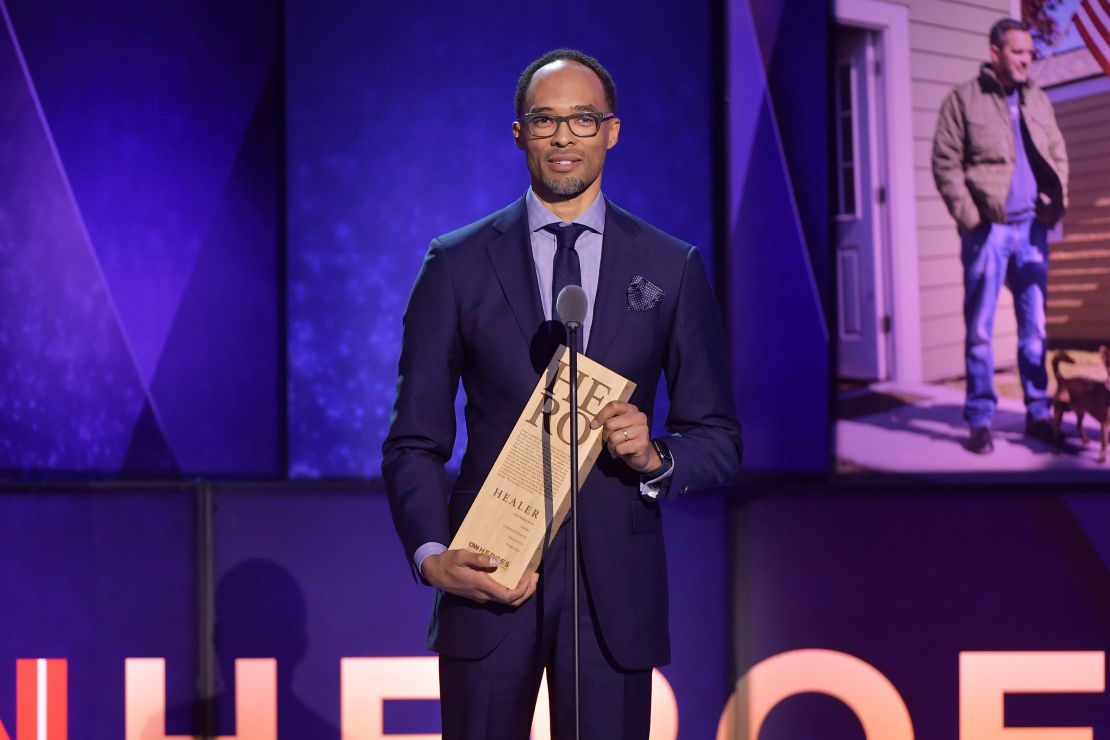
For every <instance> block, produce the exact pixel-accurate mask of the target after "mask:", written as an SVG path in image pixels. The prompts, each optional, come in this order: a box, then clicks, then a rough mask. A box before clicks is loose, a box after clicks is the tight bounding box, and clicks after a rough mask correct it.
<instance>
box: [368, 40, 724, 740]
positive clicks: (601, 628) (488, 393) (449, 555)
mask: <svg viewBox="0 0 1110 740" xmlns="http://www.w3.org/2000/svg"><path fill="white" fill-rule="evenodd" d="M515 103H516V113H517V120H516V121H514V123H513V129H512V130H513V137H514V139H515V140H516V145H517V147H518V148H519V149H520V150H521V151H522V152H523V153H524V158H525V162H526V164H527V166H528V172H529V176H530V185H531V187H530V188H529V190H528V191H527V193H525V195H524V197H522V198H521V199H520V200H518V201H516V202H515V203H512V204H511V205H509V206H508V207H506V208H504V209H502V210H500V211H498V212H496V213H493V214H491V215H489V216H487V217H485V218H483V219H481V220H480V221H477V222H476V223H473V224H471V225H469V226H466V227H463V228H462V229H459V230H458V231H454V232H452V233H450V234H447V235H445V236H441V237H438V238H436V239H434V240H433V241H432V244H431V247H430V248H429V250H428V253H427V256H426V258H425V261H424V266H423V268H422V269H421V271H420V275H419V276H418V277H417V280H416V284H415V286H414V287H413V291H412V295H411V296H410V299H409V305H408V308H407V310H406V312H405V329H404V340H403V346H402V350H401V359H400V367H399V373H398V375H399V377H398V390H397V399H396V404H395V407H394V413H393V417H392V423H391V425H390V431H389V435H388V437H387V439H386V441H385V444H384V447H383V452H384V460H383V463H382V472H383V475H384V477H385V481H386V486H387V489H388V492H389V500H390V507H391V510H392V512H393V518H394V523H395V525H396V527H397V531H398V533H399V535H400V537H401V540H402V543H403V544H404V547H405V551H406V553H407V554H408V556H409V558H411V559H412V562H413V565H414V567H415V568H417V569H418V571H419V573H420V575H421V577H422V578H423V580H424V581H426V582H427V583H429V584H431V585H432V586H434V587H435V588H436V589H437V594H436V605H435V613H434V615H433V620H432V626H431V629H430V634H429V639H428V643H429V647H430V648H431V649H432V650H435V651H436V652H438V653H439V655H440V686H441V707H442V717H443V730H444V736H445V737H447V738H527V737H528V734H529V727H530V725H531V719H532V714H533V712H534V707H535V702H536V694H537V691H538V688H539V684H540V678H541V675H542V672H543V670H544V669H545V668H546V669H547V671H548V682H549V687H550V694H551V696H550V698H551V708H552V712H551V715H552V725H553V727H552V731H553V734H554V736H556V737H571V736H573V733H574V712H573V701H574V693H573V690H574V686H573V676H574V673H573V670H574V666H573V659H572V655H573V653H572V650H573V648H572V629H573V620H575V619H576V618H577V621H578V622H579V629H580V632H581V641H582V654H581V675H582V679H583V688H582V693H581V701H582V704H581V713H582V714H581V716H582V732H583V735H582V736H583V737H586V738H606V739H611V738H646V737H647V736H648V725H649V718H650V704H651V670H652V668H653V667H654V666H658V665H662V664H664V663H667V662H668V661H669V659H670V644H669V637H668V634H667V579H666V563H665V558H664V552H663V539H662V522H661V519H660V516H661V512H660V506H659V502H660V500H661V499H665V498H670V497H675V496H679V495H681V494H684V493H686V492H687V491H690V490H694V489H697V488H704V487H709V486H714V485H720V484H723V483H726V482H728V481H729V479H730V478H731V477H732V475H733V474H734V472H735V470H736V469H737V467H738V465H739V461H740V428H739V424H738V422H737V420H736V416H735V410H734V404H733V399H732V394H731V389H730V380H729V373H728V366H727V361H726V354H725V353H726V343H725V338H724V332H723V329H722V326H721V321H720V312H719V309H718V306H717V304H716V301H715V300H714V298H713V292H712V289H711V288H710V285H709V282H708V280H707V278H706V274H705V268H704V266H703V263H702V260H701V257H700V256H699V254H698V252H697V250H695V249H694V248H693V247H691V246H689V245H687V244H684V243H682V242H680V241H679V240H677V239H674V238H673V237H670V236H668V235H666V234H664V233H663V232H661V231H659V230H658V229H655V228H654V227H652V226H650V225H649V224H647V223H645V222H644V221H642V220H640V219H638V218H636V217H635V216H632V215H631V214H629V213H627V212H625V211H623V210H622V209H620V208H618V207H617V206H616V205H615V204H613V203H612V202H610V201H608V200H607V199H606V198H605V197H604V196H603V195H602V193H601V173H602V169H603V167H604V165H605V157H606V154H607V152H608V151H609V150H610V149H612V148H613V147H614V146H616V144H617V140H618V136H619V134H620V126H621V121H620V119H619V118H617V117H616V114H615V109H616V88H615V85H614V84H613V80H612V78H611V77H610V75H609V73H608V72H607V71H606V70H605V68H604V67H602V66H601V65H600V64H599V63H598V62H597V60H595V59H593V58H591V57H589V56H586V55H584V54H582V53H580V52H577V51H573V50H568V49H559V50H556V51H552V52H550V53H548V54H546V55H544V56H543V57H541V58H540V59H538V60H536V61H535V62H533V63H532V64H530V65H529V66H528V67H527V68H526V69H525V71H524V73H523V74H522V75H521V77H520V80H519V83H518V86H517V91H516V99H515ZM570 283H577V284H580V285H581V286H582V288H583V289H584V290H585V292H586V295H587V296H588V298H589V312H588V314H587V316H586V319H585V321H584V323H583V327H582V330H581V338H582V347H584V348H585V353H586V354H587V355H588V356H590V357H592V358H593V359H595V360H597V361H598V362H600V363H602V364H603V365H606V366H607V367H609V368H611V369H612V370H613V371H615V372H617V373H620V374H621V375H623V376H624V377H626V378H629V379H631V380H633V381H635V382H636V384H637V388H636V391H635V393H634V394H633V396H632V397H631V399H629V401H628V402H627V403H625V402H612V403H610V404H608V405H606V406H605V407H604V408H603V409H602V410H601V411H600V412H599V414H598V415H597V417H596V420H595V421H594V422H593V423H594V424H595V425H601V426H602V427H603V439H604V444H605V447H606V449H607V450H608V452H609V454H608V455H605V454H603V455H602V456H601V459H600V460H599V461H598V463H597V466H596V468H595V470H594V472H593V473H592V474H591V476H590V478H589V480H588V481H587V483H586V484H585V485H584V486H583V488H582V491H581V494H580V498H579V527H580V538H581V542H580V553H581V558H580V564H581V568H580V572H579V573H577V574H575V573H572V572H570V571H571V568H570V563H571V559H572V553H571V552H569V551H568V550H569V542H570V539H571V538H570V537H569V536H568V531H567V530H568V529H569V527H563V528H562V529H561V530H560V531H559V533H558V535H557V536H556V538H555V540H554V542H553V543H552V545H551V546H550V548H549V549H548V550H547V551H546V553H545V555H544V561H543V563H542V564H541V567H540V571H539V573H538V574H536V575H533V576H531V577H527V578H525V579H524V581H523V582H522V583H520V584H519V585H518V586H517V587H516V588H512V589H509V588H505V587H503V586H501V585H499V584H497V583H496V582H495V581H494V580H493V579H492V578H491V577H490V576H489V573H490V572H492V571H493V570H494V569H495V568H496V566H497V563H496V562H494V561H492V558H491V556H488V555H479V554H476V553H472V552H468V551H465V550H447V548H446V545H447V543H449V542H450V541H451V538H452V535H453V533H454V532H455V530H457V529H458V527H459V524H460V523H461V522H462V519H463V517H464V516H465V515H466V512H467V510H468V509H469V507H470V504H471V503H472V502H473V501H474V496H475V493H476V492H477V491H478V489H479V488H480V487H481V485H482V482H483V480H484V479H485V477H486V474H487V473H488V472H489V470H490V468H491V467H492V465H493V462H494V460H495V459H496V457H497V454H498V452H499V451H500V449H501V447H502V445H503V444H504V443H505V441H506V439H507V438H508V435H509V433H510V431H511V430H512V428H513V425H514V423H515V422H516V419H517V417H518V415H519V414H520V411H521V409H522V408H523V407H524V404H525V402H526V401H527V399H528V397H529V395H530V394H531V392H532V389H533V387H534V386H535V383H536V381H537V379H538V378H539V376H540V373H541V371H542V370H543V369H544V368H545V367H546V365H547V363H548V361H549V360H550V359H551V356H552V354H553V352H554V350H555V347H556V345H557V344H558V342H559V337H560V333H559V330H560V329H561V327H559V326H558V325H557V323H556V322H555V321H553V320H554V319H557V316H556V315H553V312H554V296H556V295H557V294H558V293H559V291H560V290H561V288H562V287H563V286H564V285H566V284H570ZM660 372H663V373H665V375H666V379H667V387H668V392H669V397H670V404H671V405H670V411H669V413H668V415H667V424H666V426H667V429H668V432H669V434H668V435H667V436H665V437H663V438H661V439H656V440H652V439H651V433H650V430H651V425H650V416H651V413H652V409H653V404H654V401H655V398H654V396H655V389H656V387H657V385H658V380H659V374H660ZM460 380H461V381H462V384H463V388H464V389H465V392H466V398H467V405H466V429H467V437H468V443H467V448H466V453H465V455H464V456H463V459H462V463H461V469H460V472H459V476H458V479H457V480H456V481H455V482H454V484H453V485H452V484H451V483H450V482H449V481H448V479H447V475H446V473H445V470H444V465H445V464H446V463H447V461H448V459H449V458H450V456H451V450H452V446H453V443H454V429H455V418H454V399H455V395H456V391H457V388H458V384H459V381H460ZM572 578H578V579H579V583H580V587H581V588H582V603H581V605H580V614H579V615H577V617H576V615H574V614H573V610H572V601H571V588H572V586H573V581H572V580H571V579H572Z"/></svg>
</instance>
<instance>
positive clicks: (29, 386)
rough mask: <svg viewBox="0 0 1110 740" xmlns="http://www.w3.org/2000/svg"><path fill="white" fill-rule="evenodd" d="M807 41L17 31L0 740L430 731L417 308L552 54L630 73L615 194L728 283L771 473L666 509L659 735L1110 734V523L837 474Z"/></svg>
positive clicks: (1046, 499)
mask: <svg viewBox="0 0 1110 740" xmlns="http://www.w3.org/2000/svg"><path fill="white" fill-rule="evenodd" d="M937 2H942V0H937ZM827 11H828V8H827V7H825V5H824V4H823V3H810V2H804V1H803V0H725V1H724V2H706V3H702V4H698V3H694V4H684V5H676V4H673V3H665V2H649V3H647V4H644V3H631V2H617V3H615V4H614V3H609V4H592V5H580V6H574V5H571V6H560V7H559V8H558V9H557V12H556V10H553V9H552V8H548V7H544V8H540V7H538V6H537V7H536V8H523V7H515V8H513V9H512V11H511V12H510V11H506V10H505V8H504V7H503V6H501V5H495V4H493V3H487V2H479V3H471V4H468V5H466V6H465V7H464V6H459V7H458V8H449V7H433V6H430V5H429V6H426V7H425V6H413V7H402V6H400V5H388V4H382V3H376V4H373V5H369V4H358V3H350V4H319V3H307V2H286V3H251V4H230V5H229V4H224V3H214V2H199V3H196V2H189V3H186V2H181V1H179V0H171V1H170V2H164V3H156V4H147V5H135V4H123V3H118V2H115V1H114V0H112V1H110V2H107V3H97V4H88V3H78V2H63V1H62V0H51V1H49V2H30V1H29V0H0V20H2V24H3V25H2V27H0V472H2V473H3V474H4V475H5V476H6V478H7V479H8V480H5V481H0V598H2V600H3V602H2V603H3V605H4V609H3V610H2V612H0V738H5V737H10V738H12V740H32V738H35V739H36V740H37V738H41V737H45V738H48V740H64V738H68V737H71V736H72V737H74V738H95V739H97V740H99V739H100V738H126V739H127V740H139V739H140V738H142V740H152V739H153V740H166V739H167V738H170V737H173V736H188V735H191V734H207V735H209V736H217V735H220V736H224V737H232V736H240V737H250V738H253V739H254V740H262V739H265V740H271V739H272V738H277V737H281V738H285V739H287V740H289V739H295V738H312V739H313V740H317V739H318V738H319V739H323V740H327V738H337V737H341V736H342V737H344V738H349V740H369V739H370V738H378V737H388V736H389V735H391V734H422V735H431V736H434V735H435V734H437V733H438V732H439V729H440V728H439V724H438V714H437V711H436V710H437V704H436V701H437V696H436V681H435V662H434V658H432V657H431V656H430V655H429V654H428V653H427V652H426V651H425V650H424V648H423V645H424V637H425V631H426V627H427V620H428V614H429V610H430V607H431V594H430V592H429V591H428V590H427V589H426V588H425V587H423V586H420V585H418V584H417V583H415V582H414V581H413V580H412V578H411V576H410V570H409V567H408V563H406V562H405V560H404V556H403V554H402V551H401V548H400V545H399V543H398V542H397V539H396V536H395V534H394V533H393V531H392V526H391V524H390V520H389V516H388V512H387V506H386V502H385V497H384V496H383V495H382V492H381V490H380V488H381V486H380V484H379V483H378V482H377V480H376V479H377V478H378V475H379V473H378V467H379V464H380V444H381V440H382V438H383V437H384V435H385V433H386V426H387V422H388V418H389V414H390V404H391V402H392V394H393V384H394V381H395V373H396V359H397V353H398V350H399V346H398V344H399V332H400V327H401V323H400V318H401V312H402V310H403V306H404V303H405V300H406V298H407V294H408V290H409V287H410V285H411V283H412V280H413V278H414V277H415V274H416V271H417V268H418V266H419V264H420V260H421V256H422V254H423V251H424V249H425V248H426V245H427V243H428V242H429V240H430V239H431V238H432V237H433V236H435V235H437V234H439V233H442V232H445V231H447V230H450V229H453V228H456V227H458V226H461V225H463V224H465V223H467V222H469V221H471V220H473V219H475V218H478V217H480V216H482V215H483V214H485V213H487V212H489V211H492V210H493V209H495V208H498V207H500V206H502V205H504V204H505V203H507V202H509V201H510V200H512V199H514V198H516V197H519V196H520V195H521V194H522V193H523V192H524V189H525V187H526V182H527V181H526V177H525V168H524V164H523V162H522V160H521V156H520V153H519V152H518V151H516V150H515V148H514V147H513V145H512V142H511V137H510V122H511V120H512V117H513V111H512V105H511V100H512V92H513V87H514V85H515V81H516V77H517V75H518V74H519V71H520V70H521V69H522V68H523V67H524V66H525V65H526V64H527V63H528V62H529V61H530V60H531V59H532V58H534V57H536V56H538V55H539V54H541V53H543V52H544V51H546V50H548V49H550V48H552V47H555V46H560V45H572V46H578V47H581V48H583V49H584V50H586V51H587V52H590V53H593V54H596V55H597V56H598V57H599V58H601V60H602V61H603V62H604V63H605V64H606V65H607V66H608V67H609V68H610V69H611V71H612V72H613V73H614V76H615V77H616V80H617V84H618V88H619V96H618V97H619V101H618V112H619V114H620V115H621V117H622V119H623V128H622V137H621V142H620V145H619V146H618V148H617V149H616V150H615V151H614V152H613V153H612V155H611V158H610V159H609V170H608V173H607V175H606V180H605V191H606V193H607V195H609V196H610V197H612V198H613V199H614V200H615V201H616V202H617V203H620V204H621V205H623V206H625V207H627V208H628V209H630V210H631V211H633V212H635V213H637V214H639V215H642V216H643V217H645V218H647V219H648V220H650V221H652V222H653V223H655V224H657V225H658V226H660V227H662V228H664V229H665V230H667V231H669V232H671V233H673V234H675V235H676V236H679V237H681V238H683V239H685V240H687V241H690V242H693V243H695V244H698V245H699V246H700V247H701V248H702V249H703V251H704V253H705V255H706V258H707V262H708V263H709V264H710V266H711V267H712V268H713V271H714V279H715V283H716V285H717V286H718V293H719V297H720V298H721V301H722V304H723V306H724V309H725V318H726V322H727V324H728V329H729V341H730V356H731V358H732V362H733V374H734V385H735V388H736V392H737V397H738V399H739V404H740V409H739V412H740V416H741V419H742V421H743V423H744V428H745V432H744V437H745V443H746V445H745V446H746V459H745V465H746V467H747V469H748V470H749V471H754V472H758V473H759V475H758V476H754V477H753V478H752V479H744V480H745V481H748V482H745V483H743V484H742V485H738V486H737V488H736V489H734V490H729V491H718V492H715V493H708V494H704V495H695V496H691V497H689V498H687V499H684V500H680V501H678V502H674V503H673V504H670V503H668V504H666V505H664V507H663V508H664V522H665V524H664V526H665V533H666V539H667V545H668V551H669V561H668V568H669V577H670V583H671V615H670V616H671V620H670V621H671V625H672V635H673V640H674V651H673V652H674V656H675V658H674V662H673V664H671V665H669V666H665V667H663V668H662V669H661V672H660V678H659V679H658V683H657V688H658V691H657V694H656V696H657V698H658V700H659V719H658V723H657V724H656V728H657V731H658V732H659V736H660V737H665V738H668V740H669V739H670V738H673V737H676V736H677V737H682V738H687V737H689V738H713V737H720V738H731V737H736V738H745V740H756V738H757V737H758V738H761V739H762V740H783V739H786V738H790V739H791V740H793V739H794V738H803V737H804V738H808V737H836V738H846V739H847V738H869V740H880V739H881V740H912V738H913V737H921V738H956V737H962V738H964V739H965V740H972V738H976V739H978V738H982V737H988V736H989V737H996V736H997V737H1005V736H1006V735H1005V732H1004V730H1003V725H1005V726H1006V727H1014V728H1017V727H1028V728H1032V727H1042V728H1043V727H1073V728H1076V727H1078V728H1082V727H1087V728H1092V730H1091V733H1089V734H1088V735H1087V736H1089V737H1090V736H1093V737H1095V738H1104V739H1105V738H1108V737H1110V727H1108V725H1107V717H1110V706H1108V704H1107V697H1106V693H1105V666H1106V650H1107V643H1108V642H1110V631H1108V630H1107V628H1106V625H1107V624H1108V618H1110V546H1108V544H1107V543H1110V508H1108V507H1110V504H1107V503H1105V502H1104V501H1103V499H1102V498H1101V497H1100V496H1099V494H1098V493H1097V492H1082V491H1070V490H1064V489H1060V488H1058V487H1057V488H1045V489H1041V490H1035V491H1031V490H1024V489H1015V488H1014V487H1012V486H1011V487H1001V488H997V489H986V488H980V489H970V488H953V487H951V486H947V487H943V486H935V487H932V488H927V487H912V488H893V487H886V488H884V487H867V486H864V485H863V484H861V483H859V482H853V483H851V484H848V483H837V484H831V483H829V482H828V481H827V480H826V479H825V477H824V476H825V475H826V474H827V472H828V469H829V460H830V458H831V455H830V441H829V429H830V424H829V408H828V397H829V386H828V373H829V364H828V354H829V344H828V327H827V323H828V322H827V319H826V312H827V308H828V306H829V303H830V281H829V278H830V277H831V276H830V275H829V274H828V273H829V243H828V236H829V235H828V229H827V222H826V219H827V216H828V193H827V190H826V185H827V181H828V178H827V176H826V173H827V170H828V166H829V164H828V159H829V158H828V135H827V117H826V116H827V113H828V111H827V109H826V108H827V105H826V103H827V77H826V66H825V64H826V61H825V60H826V58H827V55H828V51H829V49H828V41H827V39H828V33H827V31H828V19H827V17H826V13H827ZM463 402H464V399H460V403H463ZM661 407H665V404H663V405H661ZM656 422H658V420H656ZM463 444H465V439H464V436H463V435H461V434H460V435H459V438H458V445H459V448H460V449H461V446H462V445H463ZM680 464H681V463H680ZM806 476H808V477H806ZM122 478H141V479H144V480H141V481H139V482H132V483H130V484H127V483H124V482H120V479H122ZM290 478H297V479H301V480H296V481H290V480H289V479H290ZM31 479H37V480H35V481H32V480H31ZM62 479H64V480H62ZM304 479H307V480H304ZM316 479H346V480H332V481H330V482H329V481H326V480H316ZM737 680H739V684H738V686H739V689H738V691H737V692H736V694H734V695H733V696H732V697H731V698H730V692H732V691H733V686H734V685H735V682H736V681H737ZM44 722H45V724H43V723H44ZM753 724H756V725H758V727H755V728H753V727H751V725H753ZM744 727H747V728H748V729H749V730H752V729H754V730H756V731H755V732H746V731H745V730H744V729H743V728H744ZM539 736H542V733H540V735H539ZM1046 737H1047V736H1046Z"/></svg>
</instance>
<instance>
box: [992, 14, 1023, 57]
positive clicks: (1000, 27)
mask: <svg viewBox="0 0 1110 740" xmlns="http://www.w3.org/2000/svg"><path fill="white" fill-rule="evenodd" d="M1010 31H1025V32H1026V33H1029V24H1028V23H1023V22H1021V21H1019V20H1015V19H1013V18H1003V19H1002V20H1000V21H998V23H995V24H994V25H993V26H991V46H997V47H998V48H999V49H1001V48H1002V47H1003V46H1005V45H1006V34H1007V33H1009V32H1010Z"/></svg>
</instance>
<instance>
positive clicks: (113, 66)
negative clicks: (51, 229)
mask: <svg viewBox="0 0 1110 740" xmlns="http://www.w3.org/2000/svg"><path fill="white" fill-rule="evenodd" d="M5 2H7V5H8V7H9V9H10V12H11V17H12V21H13V26H14V29H15V32H16V35H17V37H18V38H19V40H20V44H21V45H22V47H23V50H24V54H25V56H26V59H27V66H28V68H29V71H30V77H31V79H32V80H33V84H34V86H35V88H36V91H37V94H38V96H39V98H40V100H41V101H42V108H43V111H44V115H45V118H46V120H47V121H48V122H49V125H50V129H51V131H52V133H53V136H54V139H55V141H56V145H57V149H58V152H59V154H60V159H61V161H62V162H63V167H64V169H65V170H66V172H67V174H68V177H69V180H70V182H71V183H72V187H73V192H74V195H75V198H76V201H77V204H78V206H79V208H80V211H81V214H82V216H83V218H84V221H85V224H86V226H87V229H88V233H89V237H90V240H91V242H92V244H93V246H94V248H95V249H96V252H97V254H98V256H99V259H100V262H101V265H102V269H103V271H104V275H105V278H106V280H107V285H108V288H109V290H110V291H111V292H112V296H113V301H114V303H115V305H116V307H117V310H118V312H119V316H120V320H121V322H122V325H123V328H124V330H125V331H126V333H127V337H128V341H129V342H130V344H131V346H132V350H133V352H134V355H135V361H136V363H137V365H138V368H139V371H140V373H141V375H142V378H143V382H144V383H146V384H147V385H148V386H149V385H150V383H151V382H152V379H153V377H154V373H155V370H156V368H157V365H158V360H159V356H160V354H161V351H162V348H163V345H164V342H165V341H166V338H167V336H168V335H169V332H170V327H171V325H172V323H173V320H174V316H175V314H176V313H177V309H178V303H179V301H180V299H181V295H182V293H183V291H184V290H185V286H186V283H187V282H188V279H189V275H190V274H191V272H192V270H193V265H194V260H195V258H196V255H197V253H198V251H199V250H200V248H201V245H202V243H203V241H204V235H205V232H206V231H207V230H208V228H209V222H210V221H211V219H212V216H213V213H214V212H215V210H216V208H217V206H218V204H219V201H220V198H221V195H222V191H223V183H224V181H225V180H226V179H227V177H228V175H229V173H230V171H231V168H232V166H233V165H234V162H235V158H236V155H237V152H238V147H239V143H240V141H241V139H242V137H243V133H244V131H246V129H247V126H248V125H249V124H250V120H251V115H252V113H253V110H254V104H255V101H257V99H258V96H259V92H260V91H261V89H262V87H263V85H264V84H265V80H266V76H267V74H268V73H269V70H270V65H271V63H272V61H273V58H274V53H275V49H276V46H277V42H276V39H277V18H278V16H277V13H276V6H277V4H276V3H275V4H266V3H217V2H180V1H178V2H158V3H128V2H117V1H116V0H107V1H106V2H97V3H79V2H77V3H75V2H58V1H54V2H46V3H43V2H38V1H37V0H36V1H33V2H28V1H27V0H5Z"/></svg>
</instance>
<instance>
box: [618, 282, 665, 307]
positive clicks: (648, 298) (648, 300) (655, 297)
mask: <svg viewBox="0 0 1110 740" xmlns="http://www.w3.org/2000/svg"><path fill="white" fill-rule="evenodd" d="M625 295H627V296H628V310H629V311H650V310H651V309H653V308H655V307H656V306H658V305H659V301H661V300H663V297H664V296H665V295H666V293H664V292H663V289H662V288H660V287H659V286H658V285H656V284H655V283H653V282H651V281H650V280H648V279H647V278H646V277H644V276H643V275H637V276H636V277H634V278H632V282H631V283H629V284H628V290H627V291H626V292H625Z"/></svg>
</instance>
